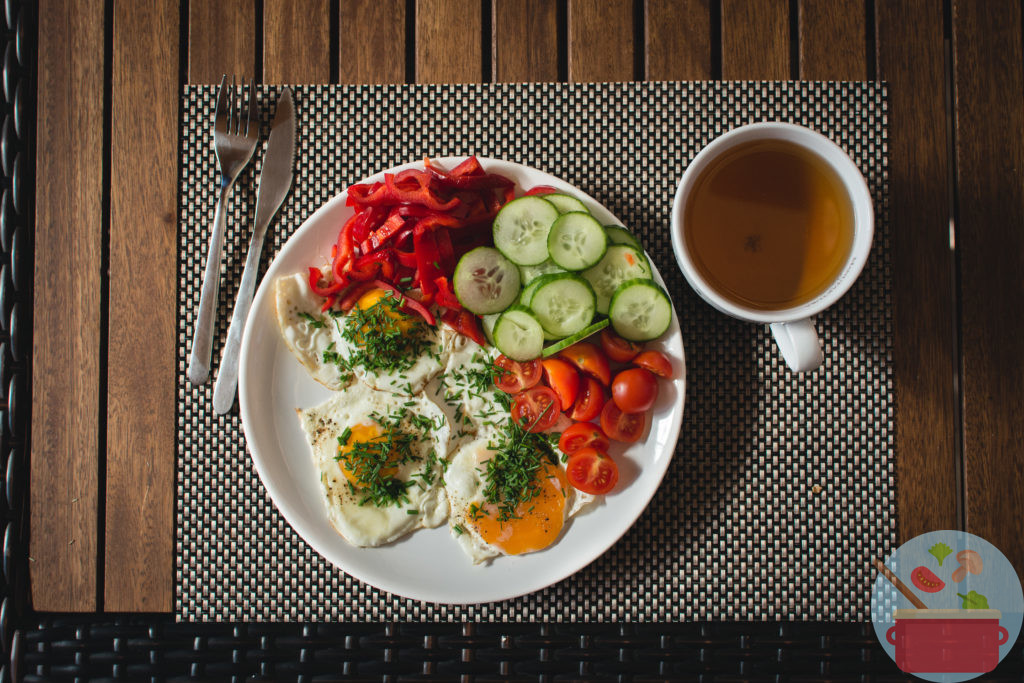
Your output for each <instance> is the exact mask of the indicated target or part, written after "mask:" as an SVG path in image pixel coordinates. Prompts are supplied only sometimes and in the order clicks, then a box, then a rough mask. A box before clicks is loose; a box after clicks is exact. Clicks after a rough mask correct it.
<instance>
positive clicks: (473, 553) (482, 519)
mask: <svg viewBox="0 0 1024 683" xmlns="http://www.w3.org/2000/svg"><path fill="white" fill-rule="evenodd" d="M481 434H482V435H481V437H480V438H478V439H476V440H474V441H472V442H470V443H468V444H466V445H464V446H462V447H461V448H460V449H458V451H457V452H456V453H455V455H454V457H453V458H452V460H451V462H450V463H449V465H448V470H447V472H446V473H445V490H446V491H447V492H448V500H449V505H450V507H451V514H450V517H449V528H450V529H451V532H452V536H453V537H454V538H455V540H456V541H457V542H458V544H459V546H460V547H461V548H462V550H463V552H465V553H466V555H468V556H469V557H470V559H471V560H472V561H473V564H479V563H481V562H483V561H485V560H488V559H490V558H493V557H497V556H499V555H522V554H524V553H531V552H537V551H540V550H543V549H544V548H547V547H548V546H550V545H551V544H553V543H554V542H555V541H557V540H558V538H559V537H560V536H561V534H562V531H563V529H564V527H565V525H566V523H567V522H568V520H569V519H571V518H572V517H573V516H574V515H575V514H576V513H577V512H579V511H580V510H581V509H582V508H583V507H584V506H586V505H587V504H588V503H590V502H591V501H592V500H593V499H594V497H593V496H591V495H589V494H586V493H581V492H579V491H576V490H575V489H574V488H573V487H572V486H571V485H570V484H569V482H568V480H567V479H566V474H565V469H564V465H563V464H555V463H553V462H550V461H548V460H547V459H546V458H543V457H542V459H541V464H540V467H539V468H538V469H537V471H536V473H535V475H534V479H533V481H534V482H535V487H536V492H535V494H534V495H533V496H532V497H531V498H530V499H529V500H527V501H524V502H521V503H519V505H518V506H517V507H516V508H515V512H514V515H511V516H510V517H511V518H509V519H506V520H504V521H502V519H501V517H502V513H501V511H500V510H499V506H497V505H495V504H493V503H488V502H487V501H486V497H485V489H486V488H487V486H488V479H487V475H486V472H487V470H488V462H489V461H490V460H491V459H492V458H495V456H496V455H497V453H498V450H497V448H496V446H497V445H498V444H499V443H500V440H501V433H500V432H499V431H497V430H492V429H490V428H488V429H485V430H482V432H481Z"/></svg>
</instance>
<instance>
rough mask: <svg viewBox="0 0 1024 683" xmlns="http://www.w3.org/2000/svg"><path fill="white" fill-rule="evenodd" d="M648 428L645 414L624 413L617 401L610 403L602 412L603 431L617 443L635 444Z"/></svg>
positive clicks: (606, 404)
mask: <svg viewBox="0 0 1024 683" xmlns="http://www.w3.org/2000/svg"><path fill="white" fill-rule="evenodd" d="M646 426H647V416H646V415H645V414H644V413H634V414H632V415H631V414H629V413H624V412H622V411H621V410H619V407H618V406H617V405H615V401H608V402H607V403H605V404H604V409H603V410H601V429H602V430H603V431H604V433H605V434H607V435H608V437H609V438H610V439H614V440H615V441H622V442H623V443H633V442H634V441H637V440H639V439H640V435H641V434H643V433H644V428H645V427H646Z"/></svg>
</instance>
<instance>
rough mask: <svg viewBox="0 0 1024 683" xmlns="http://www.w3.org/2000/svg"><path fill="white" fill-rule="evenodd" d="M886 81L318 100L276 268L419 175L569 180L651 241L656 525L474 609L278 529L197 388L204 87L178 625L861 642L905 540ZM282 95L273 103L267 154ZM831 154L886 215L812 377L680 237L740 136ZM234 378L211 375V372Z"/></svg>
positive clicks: (187, 118)
mask: <svg viewBox="0 0 1024 683" xmlns="http://www.w3.org/2000/svg"><path fill="white" fill-rule="evenodd" d="M885 88H886V87H885V85H884V84H879V83H845V82H844V83H832V82H829V83H814V82H791V83H775V82H713V83H712V82H707V83H597V84H564V83H562V84H487V85H423V86H300V87H297V88H295V96H296V102H297V109H298V114H299V123H298V133H299V134H298V142H299V146H298V152H297V160H296V164H297V165H296V180H295V184H294V187H293V189H292V191H291V194H290V195H289V197H288V198H287V199H286V200H285V203H284V205H283V206H282V208H281V211H280V215H279V218H278V220H277V222H276V224H275V225H274V226H273V228H272V231H271V232H270V234H269V236H268V244H267V246H266V248H265V251H264V268H265V267H266V264H267V263H269V261H270V259H271V258H272V257H273V255H274V254H275V253H276V252H277V250H278V249H279V248H280V247H281V246H282V244H283V243H284V242H285V241H286V240H287V238H288V236H289V235H290V234H291V233H292V232H293V231H294V230H295V229H296V228H298V226H299V225H301V223H302V221H303V220H305V219H306V218H307V217H308V216H309V215H310V214H312V212H313V211H314V210H315V209H316V208H317V207H318V206H320V205H321V204H322V203H324V202H325V201H327V200H328V199H329V198H331V197H332V196H334V195H335V194H337V193H338V192H341V191H342V190H343V189H344V188H345V187H346V186H347V185H348V184H350V183H352V182H355V181H356V180H358V179H360V178H362V177H365V176H368V175H370V174H372V173H374V172H376V171H378V170H380V169H383V168H387V167H390V166H395V165H398V164H401V163H404V162H407V161H410V160H415V159H422V158H424V157H425V156H432V157H433V156H446V155H465V154H470V153H475V154H478V155H481V156H490V157H495V158H503V159H508V160H511V161H516V162H519V163H523V164H526V165H529V166H534V167H536V168H539V169H542V170H544V171H548V172H550V173H553V174H555V175H557V176H559V177H562V178H564V179H566V180H568V181H569V182H571V183H573V184H574V185H576V186H577V187H579V188H581V189H582V190H583V191H585V192H587V193H589V194H590V195H592V196H593V197H595V198H596V199H597V200H598V201H600V202H601V203H603V204H604V205H605V206H607V207H608V208H609V209H610V210H611V211H612V212H614V213H615V214H616V215H618V216H619V217H620V218H621V219H622V220H623V221H625V223H626V224H627V225H628V226H629V227H630V228H632V229H634V230H635V231H637V232H639V233H640V235H641V237H642V239H643V242H644V244H645V245H646V246H647V249H648V251H649V253H650V254H651V256H652V258H653V260H654V261H655V263H656V265H657V267H658V268H659V270H660V271H661V273H662V275H663V277H664V278H665V281H666V283H667V285H668V287H669V289H670V292H671V294H672V297H673V300H674V302H675V305H676V308H677V311H678V313H679V317H680V321H681V323H682V328H683V343H684V346H685V349H686V360H687V396H686V409H685V415H684V420H683V431H682V435H681V438H680V441H679V445H678V447H677V449H676V454H675V458H674V460H673V462H672V465H671V467H670V469H669V471H668V474H667V476H666V478H665V480H664V482H663V483H662V485H661V488H660V489H659V491H658V493H657V494H656V495H655V497H654V499H653V501H652V502H651V505H650V506H649V508H648V509H647V511H646V512H645V513H644V514H643V515H642V516H641V518H640V519H639V520H638V522H637V523H636V524H635V525H634V527H633V528H632V530H631V531H630V532H629V533H627V534H626V535H625V536H624V537H623V538H622V539H621V540H620V541H619V542H618V543H617V544H616V545H615V546H614V547H613V548H612V549H611V550H609V551H608V552H607V553H606V554H605V555H604V556H603V557H601V558H600V559H598V560H597V561H595V562H594V563H593V564H591V565H590V566H588V567H587V568H585V569H584V570H582V571H580V572H579V573H578V574H576V575H575V576H573V577H571V578H570V579H568V580H566V581H563V582H561V583H560V584H557V585H555V586H552V587H550V588H548V589H545V590H543V591H540V592H538V593H534V594H532V595H529V596H526V597H523V598H520V599H516V600H510V601H506V602H501V603H493V604H487V605H477V606H468V607H458V606H447V605H435V604H428V603H420V602H416V601H410V600H406V599H403V598H400V597H396V596H393V595H390V594H387V593H383V592H381V591H378V590H376V589H374V588H372V587H370V586H368V585H366V584H363V583H361V582H359V581H357V580H355V579H353V578H352V577H350V576H348V575H347V574H345V573H344V572H342V571H340V570H338V569H336V568H334V567H333V566H332V565H330V564H329V563H328V562H327V561H325V560H324V559H323V558H321V557H320V556H319V555H317V554H316V553H315V552H314V551H313V550H312V549H311V548H310V547H309V546H308V545H306V543H305V542H304V541H303V540H302V539H301V538H300V537H299V536H298V535H297V534H296V533H295V532H294V531H292V529H291V527H290V526H289V525H288V524H287V522H285V521H284V519H283V518H282V517H281V515H280V514H279V513H278V511H277V509H276V508H275V507H274V505H273V503H272V502H271V500H270V499H269V497H268V495H267V494H266V491H265V490H264V488H263V486H262V484H261V483H260V481H259V477H258V476H257V474H256V472H255V469H254V468H253V466H252V463H251V461H250V459H249V456H248V454H247V453H246V449H245V439H244V436H243V433H242V429H241V424H240V421H239V418H238V413H237V410H236V411H234V412H232V413H230V414H228V415H226V416H217V415H215V414H214V412H213V410H212V406H211V402H212V385H210V384H207V385H205V386H202V387H193V386H192V385H190V384H188V383H187V381H186V379H185V368H186V364H187V352H188V341H187V340H188V339H189V337H190V331H191V329H192V326H193V311H194V310H195V307H196V303H197V302H198V298H199V289H200V284H201V278H202V269H203V266H204V263H205V254H206V241H207V235H208V226H209V225H210V224H211V223H212V220H213V208H214V199H215V195H214V192H215V177H216V159H215V156H214V153H213V146H212V131H211V122H212V118H213V105H214V99H215V96H216V92H215V88H212V87H207V86H187V87H186V88H185V91H184V94H183V102H182V123H181V153H182V166H181V197H180V201H181V204H180V206H181V211H180V221H181V222H180V226H179V246H180V280H179V290H178V291H179V296H178V300H179V311H178V313H179V315H178V335H179V336H178V378H179V380H178V405H179V410H178V416H177V428H178V453H177V474H176V486H177V491H176V515H177V517H176V581H175V608H176V615H177V617H178V618H179V619H187V620H321V621H322V620H348V621H370V620H374V621H376V620H417V621H418V620H422V621H435V620H445V621H447V620H459V619H468V620H481V621H532V620H550V621H613V620H621V621H674V620H683V619H790V618H792V619H830V620H863V619H866V618H867V616H868V608H869V603H870V598H869V590H870V589H869V586H870V580H871V576H870V572H869V564H868V561H869V558H871V557H874V556H880V557H884V556H886V555H887V554H888V552H889V550H890V548H892V547H894V543H895V532H894V529H895V528H896V508H895V503H894V501H895V499H896V496H895V453H894V433H893V428H894V424H893V419H894V418H893V416H894V406H893V388H892V369H891V362H892V349H891V346H892V344H891V338H892V325H891V320H890V292H889V289H890V282H889V276H890V266H889V263H890V259H889V226H888V222H887V208H886V183H887V175H886V174H887V171H886V139H887V128H886V89H885ZM278 92H279V90H278V88H276V87H271V86H263V87H261V88H260V91H259V96H260V101H261V104H262V107H261V111H262V126H263V133H264V139H265V136H266V134H267V133H268V129H269V121H270V118H271V117H272V115H273V110H274V103H275V102H276V100H277V96H278ZM759 120H782V121H790V122H794V123H801V124H804V125H807V126H809V127H811V128H813V129H815V130H817V131H819V132H821V133H823V134H824V135H826V136H828V137H830V138H831V139H832V140H834V141H836V142H837V143H838V144H839V145H840V146H842V147H843V148H844V149H845V150H846V151H847V152H848V153H849V154H850V156H851V157H852V158H853V159H854V161H855V162H856V163H857V165H858V166H859V167H860V169H861V170H862V171H863V173H864V175H865V177H866V178H867V179H868V184H869V187H870V189H871V192H872V196H873V197H874V200H875V208H876V214H877V225H876V236H875V243H874V247H873V251H872V254H871V257H870V259H869V261H868V264H867V267H866V268H865V270H864V272H863V274H862V275H861V277H860V279H859V280H858V281H857V283H856V284H855V285H854V287H853V288H852V289H851V290H850V292H849V293H848V294H847V295H846V296H845V297H844V299H843V300H842V301H841V302H840V303H838V304H837V305H835V306H833V307H832V308H831V309H830V310H829V311H827V312H826V313H824V314H823V315H821V316H819V317H818V320H817V326H818V331H819V334H820V335H821V336H822V338H823V340H824V344H825V364H824V366H823V367H822V368H821V369H819V370H817V371H815V372H812V373H805V374H802V375H796V374H794V373H791V372H789V371H788V370H787V369H786V368H785V365H784V363H783V362H782V360H781V358H780V356H779V354H778V352H777V350H776V348H775V346H774V344H773V342H772V340H771V337H770V335H769V334H768V332H767V330H766V328H764V327H762V326H759V325H752V324H746V323H742V322H739V321H736V320H733V319H731V318H728V317H726V316H724V315H721V314H719V313H717V312H715V311H714V310H713V309H711V308H710V307H709V306H707V305H706V304H704V303H703V302H702V301H701V300H700V299H699V298H698V297H697V296H696V294H694V293H693V291H692V290H691V289H690V288H689V287H688V286H687V285H686V284H685V281H684V280H683V277H682V275H681V274H680V272H679V270H678V268H677V267H676V264H675V260H674V258H673V255H672V249H671V243H670V239H669V233H668V217H669V213H670V207H671V203H672V197H673V195H674V192H675V188H676V185H677V183H678V182H679V179H680V177H681V175H682V172H683V170H684V168H685V167H686V164H687V163H688V162H689V161H690V160H691V159H692V158H693V157H694V155H695V154H696V153H697V151H699V150H700V149H701V147H703V146H704V145H705V144H707V143H708V142H709V141H710V140H711V139H713V138H714V137H715V136H717V135H719V134H721V133H723V132H725V131H727V130H729V129H731V128H733V127H735V126H738V125H741V124H745V123H750V122H754V121H759ZM258 158H259V153H257V161H256V162H255V163H254V165H253V166H252V167H250V168H249V169H248V170H247V171H246V172H244V173H243V174H242V176H241V177H240V178H239V182H238V185H237V186H236V188H235V190H234V193H233V195H232V199H231V210H230V214H229V218H228V235H227V243H226V248H225V249H226V251H225V258H224V266H223V270H222V280H221V291H220V297H221V301H220V306H221V308H220V310H221V315H220V316H219V318H218V328H217V337H216V340H215V344H214V355H215V357H216V356H219V350H220V348H221V345H222V343H223V339H224V337H225V335H226V328H227V324H228V318H229V315H228V314H227V311H230V307H231V306H232V305H233V301H234V297H235V294H236V290H237V286H238V282H239V280H240V279H241V271H242V267H243V264H244V261H245V251H246V249H247V248H248V238H249V231H250V225H251V217H252V214H253V211H254V205H255V179H256V178H257V177H258V171H259V163H258V161H259V159H258ZM213 371H214V373H216V371H217V367H216V361H215V364H214V368H213Z"/></svg>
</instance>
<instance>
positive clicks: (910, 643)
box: [885, 609, 1010, 673]
mask: <svg viewBox="0 0 1024 683" xmlns="http://www.w3.org/2000/svg"><path fill="white" fill-rule="evenodd" d="M1001 616H1002V615H1001V614H1000V612H999V610H997V609H970V610H963V609H898V610H896V613H895V620H896V625H895V626H890V627H889V630H888V631H886V633H885V638H886V640H888V641H889V642H890V643H891V644H893V645H895V646H896V666H898V667H899V668H900V669H901V670H903V671H906V672H908V673H986V672H988V671H991V670H992V669H994V668H996V665H997V664H998V663H999V646H1000V645H1003V644H1005V643H1006V641H1007V640H1008V639H1009V637H1010V635H1009V633H1008V632H1007V630H1006V629H1005V628H1003V627H1002V626H1000V625H999V618H1000V617H1001Z"/></svg>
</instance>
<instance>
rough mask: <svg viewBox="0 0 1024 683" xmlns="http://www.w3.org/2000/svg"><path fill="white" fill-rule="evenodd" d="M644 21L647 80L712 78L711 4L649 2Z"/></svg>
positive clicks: (708, 1)
mask: <svg viewBox="0 0 1024 683" xmlns="http://www.w3.org/2000/svg"><path fill="white" fill-rule="evenodd" d="M644 19H645V21H644V43H645V45H644V48H645V49H644V64H645V67H644V72H645V75H646V77H647V80H649V81H684V80H705V79H710V78H711V0H646V2H645V3H644Z"/></svg>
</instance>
